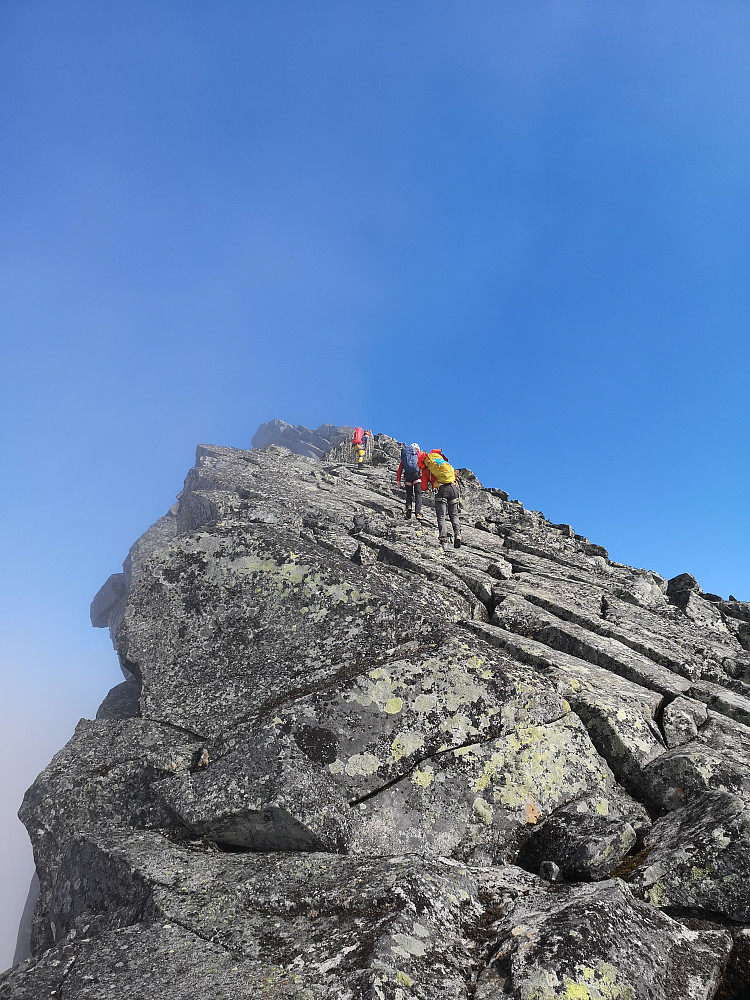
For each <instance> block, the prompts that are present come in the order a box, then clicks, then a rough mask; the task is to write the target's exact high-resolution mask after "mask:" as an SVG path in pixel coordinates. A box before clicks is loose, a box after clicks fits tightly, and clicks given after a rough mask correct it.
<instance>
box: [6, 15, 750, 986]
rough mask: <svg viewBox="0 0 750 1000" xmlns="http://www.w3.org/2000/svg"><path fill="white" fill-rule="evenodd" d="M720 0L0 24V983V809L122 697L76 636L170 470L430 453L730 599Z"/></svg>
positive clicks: (736, 258)
mask: <svg viewBox="0 0 750 1000" xmlns="http://www.w3.org/2000/svg"><path fill="white" fill-rule="evenodd" d="M749 49H750V10H749V9H748V7H747V5H746V4H744V3H740V2H739V0H727V2H721V3H714V4H708V3H705V2H703V3H698V2H695V0H687V2H685V0H683V2H680V3H677V2H676V0H654V2H652V3H649V4H629V5H627V7H625V6H620V7H618V6H616V5H603V4H601V3H597V2H596V0H570V2H568V3H566V4H564V5H563V4H557V3H552V2H551V0H539V2H538V3H536V4H533V5H532V4H516V3H512V2H510V0H476V2H474V3H472V4H468V5H467V4H463V5H456V4H455V3H451V2H448V0H429V2H428V0H413V2H412V3H410V4H408V5H403V4H399V3H396V2H395V0H385V2H381V3H378V4H356V5H353V4H350V3H345V2H343V0H337V2H333V0H321V2H319V3H316V4H309V3H304V2H302V0H276V2H275V3H273V4H264V3H259V2H257V0H251V2H250V3H239V2H237V0H227V2H226V3H223V4H220V5H218V6H217V5H213V6H210V7H209V6H206V5H205V4H202V3H198V2H197V0H180V2H179V3H178V2H177V0H164V2H163V3H160V4H158V5H154V4H150V3H145V2H144V0H133V2H131V3H128V4H127V5H102V4H95V3H92V2H91V0H70V2H68V3H66V4H63V5H61V4H55V3H52V2H51V0H31V2H28V3H24V4H15V5H9V4H6V5H5V6H4V7H3V8H2V10H1V11H0V73H1V74H2V83H3V86H2V88H0V130H1V132H0V134H1V135H2V139H3V149H4V151H5V155H4V156H3V159H2V162H0V180H1V181H2V189H3V192H4V195H5V197H4V198H3V201H2V206H1V207H0V213H1V218H0V223H1V225H0V257H1V259H2V268H0V282H1V292H2V302H3V307H4V308H3V315H4V324H3V325H4V330H5V332H6V337H5V364H4V366H3V371H4V374H5V379H4V386H3V388H4V391H3V394H2V399H3V409H4V416H3V426H4V427H5V428H7V429H9V430H10V434H9V435H7V436H6V440H7V442H8V447H9V453H7V454H6V469H7V475H6V480H5V483H6V485H5V489H4V490H3V499H2V503H3V515H4V516H3V517H2V531H3V553H4V557H5V558H4V565H5V572H4V574H3V578H2V593H1V595H0V596H1V598H2V600H1V602H0V606H1V607H2V609H3V612H4V614H3V623H2V629H0V655H1V657H2V660H1V662H2V672H3V686H4V689H3V693H4V699H3V702H2V715H1V718H0V721H1V722H2V732H3V736H4V747H5V748H6V766H5V767H4V768H3V770H2V776H1V778H0V836H2V840H3V844H4V845H5V850H4V852H3V855H2V861H1V865H0V894H1V895H2V898H3V900H4V906H3V907H2V913H1V914H0V949H2V950H1V951H0V967H2V968H4V967H5V966H7V965H8V964H10V961H11V957H12V953H13V947H14V944H15V934H16V929H17V924H18V919H19V916H20V913H21V909H22V906H23V901H24V898H25V894H26V889H27V886H28V881H29V878H30V876H31V871H32V862H31V856H30V850H29V847H28V839H27V837H26V834H25V831H24V830H23V828H22V827H21V825H20V823H19V822H18V820H17V819H16V817H15V813H16V810H17V808H18V805H19V804H20V800H21V797H22V795H23V791H24V789H25V788H26V787H27V786H28V785H29V784H30V783H31V781H32V780H33V779H34V777H35V775H36V773H37V772H38V771H39V770H40V769H41V768H43V767H44V766H45V765H46V763H47V762H48V761H49V759H50V758H51V756H52V755H53V753H54V752H55V751H56V750H57V749H58V748H59V747H61V746H62V745H63V744H64V743H65V742H66V740H67V739H68V738H69V736H70V734H71V732H72V730H73V727H74V726H75V723H76V721H77V720H78V718H79V717H80V716H88V717H92V716H93V715H94V714H95V712H96V707H97V705H98V704H99V702H100V701H101V700H102V698H103V697H104V695H105V694H106V692H107V690H108V689H109V688H110V687H111V686H112V685H113V684H116V683H118V681H119V678H120V674H119V669H118V666H117V663H116V658H115V656H114V653H113V651H112V649H111V646H110V643H109V638H108V636H107V634H106V633H105V632H104V631H100V630H93V629H91V628H90V626H89V623H88V604H89V601H90V600H91V598H92V597H93V596H94V594H95V593H96V591H97V590H98V588H99V586H100V585H101V584H102V583H103V582H104V580H105V579H106V578H107V576H109V574H110V573H112V572H116V571H117V570H118V569H119V568H120V565H121V563H122V560H123V558H124V557H125V555H126V553H127V550H128V547H129V546H130V545H131V544H132V542H133V541H134V540H135V539H136V537H137V536H138V535H139V534H140V533H141V532H142V531H144V530H145V529H146V528H147V527H148V526H149V525H150V524H151V523H152V522H153V521H154V520H155V519H156V518H157V517H158V516H160V515H161V514H162V513H163V512H164V511H165V510H167V509H168V507H169V506H170V505H171V503H172V502H173V499H174V496H175V494H176V493H177V492H178V491H179V489H180V486H181V483H182V480H183V478H184V476H185V474H186V472H187V470H188V469H189V468H190V466H191V465H192V462H193V454H194V450H195V446H196V444H197V443H199V442H212V443H216V444H225V445H234V446H238V447H248V446H249V443H250V438H251V436H252V434H253V432H254V430H255V429H256V427H257V426H258V425H259V424H260V423H262V422H264V421H267V420H270V419H271V418H273V417H280V418H283V419H284V420H287V421H289V422H291V423H295V424H297V423H302V424H306V425H307V426H309V427H316V426H318V425H319V424H321V423H324V422H326V423H334V424H354V423H359V424H362V425H363V426H369V427H372V428H373V429H374V430H375V431H383V432H385V433H388V434H391V435H393V436H394V437H397V438H400V439H403V440H409V441H411V440H417V441H419V442H420V443H422V444H423V445H424V446H427V447H430V446H442V447H444V448H445V450H446V452H447V453H448V454H449V455H450V457H451V460H452V461H455V462H456V464H458V465H462V466H468V467H470V468H472V469H473V470H474V471H475V472H476V474H477V475H478V476H479V478H480V479H481V480H482V481H483V482H484V483H485V484H487V485H494V486H499V487H501V488H503V489H506V490H508V491H509V492H510V493H511V495H512V496H514V497H518V498H519V499H521V500H522V501H523V502H524V503H525V504H526V505H527V506H529V507H532V508H536V509H541V510H543V511H544V513H545V514H546V515H547V516H548V517H550V518H551V519H552V520H554V521H557V522H569V523H572V524H573V525H574V527H575V528H576V530H577V531H580V532H581V533H583V534H585V535H587V536H588V537H590V538H591V539H592V540H593V541H595V542H598V543H600V544H602V545H604V546H605V547H606V548H607V549H608V550H609V552H610V555H611V557H612V558H613V559H616V560H618V561H621V562H625V563H629V564H633V565H637V566H646V567H648V568H652V569H655V570H657V571H658V572H660V573H661V574H662V575H664V576H666V577H670V576H674V575H676V574H677V573H680V572H684V571H688V572H691V573H693V574H694V575H695V576H696V577H697V579H698V581H699V582H700V584H701V585H702V586H703V588H704V590H706V591H711V592H715V593H719V594H721V595H723V596H727V595H728V594H729V593H732V594H734V595H735V596H736V597H739V598H750V542H749V540H748V528H747V523H748V522H747V495H748V471H747V461H746V456H747V451H748V423H749V418H748V407H747V398H748V371H749V370H750V364H749V362H750V357H749V356H748V355H749V353H750V349H749V348H748V337H747V329H748V319H750V308H749V306H750V301H749V300H750V288H749V286H748V281H747V271H748V258H749V257H750V254H749V253H748V249H749V248H748V242H749V240H750V237H749V236H748V234H749V233H750V225H749V224H748V223H749V222H750V219H749V218H748V215H750V197H749V195H750V191H749V190H748V188H749V186H750V185H749V183H748V180H749V176H750V155H749V149H748V145H749V144H750V129H749V128H748V125H749V124H750V122H749V121H748V119H749V118H750V104H749V103H748V100H747V96H748V92H749V91H748V85H749V84H750V59H748V54H749Z"/></svg>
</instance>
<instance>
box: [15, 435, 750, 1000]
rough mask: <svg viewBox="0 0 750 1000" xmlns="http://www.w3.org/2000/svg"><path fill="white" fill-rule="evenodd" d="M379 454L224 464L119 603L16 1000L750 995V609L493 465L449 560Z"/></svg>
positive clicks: (113, 588) (197, 483) (121, 585)
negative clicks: (634, 550) (531, 494)
mask: <svg viewBox="0 0 750 1000" xmlns="http://www.w3.org/2000/svg"><path fill="white" fill-rule="evenodd" d="M339 432H341V433H342V434H343V437H341V438H340V439H339V440H336V435H337V434H338V433H339ZM349 432H350V431H349V429H348V428H331V427H329V426H327V425H325V426H324V427H322V428H318V430H317V431H315V432H311V431H307V429H306V428H292V427H290V425H286V424H283V423H282V422H280V421H272V422H271V424H266V425H264V426H263V427H262V428H261V429H260V430H259V432H258V435H256V437H255V438H254V442H255V443H256V444H263V445H264V448H263V449H262V450H261V449H255V450H251V451H238V450H234V449H229V448H220V447H212V446H200V447H199V448H198V451H197V459H196V465H195V467H194V468H193V469H192V470H190V472H189V473H188V476H187V479H186V480H185V485H184V488H183V490H182V492H181V494H180V496H179V498H178V500H177V503H176V504H175V505H174V506H173V507H172V508H171V510H170V511H169V512H168V513H167V514H166V515H165V516H164V517H163V518H161V519H160V520H159V521H157V523H156V524H155V525H154V526H153V527H152V528H151V529H149V531H147V532H146V533H145V535H143V536H142V537H141V538H140V539H139V540H138V541H137V542H136V543H135V545H134V546H133V548H132V549H131V551H130V553H129V555H128V557H127V559H126V561H125V563H124V566H123V572H122V573H120V574H114V575H113V576H111V577H110V578H109V579H108V580H107V582H106V583H105V585H104V586H103V588H102V590H101V591H100V592H99V594H98V595H97V596H96V598H95V599H94V602H93V604H92V621H93V623H94V624H95V625H97V626H100V627H109V629H110V632H111V634H112V638H113V642H114V645H115V648H116V650H117V653H118V655H119V658H120V662H121V664H122V668H123V674H124V677H125V680H124V682H123V683H122V684H120V685H118V686H117V687H116V688H114V689H113V690H112V691H111V692H110V694H109V695H108V696H107V697H106V698H105V699H104V702H103V704H102V706H101V708H100V709H99V712H98V713H97V718H96V719H95V720H82V721H81V723H80V724H79V726H78V727H77V729H76V732H75V734H74V735H73V737H72V739H71V740H70V742H69V743H68V745H67V746H66V747H65V748H64V749H63V750H61V751H60V753H58V754H57V755H56V757H55V758H54V759H53V761H52V762H51V763H50V765H49V766H48V767H47V768H46V770H45V771H44V772H43V773H42V774H41V775H40V776H39V778H38V779H37V780H36V782H35V783H34V785H33V786H32V787H31V788H30V789H29V791H28V793H27V794H26V797H25V799H24V802H23V805H22V808H21V813H20V815H21V817H22V819H23V820H24V822H25V823H26V826H27V828H28V830H29V834H30V836H31V838H32V841H33V844H34V852H35V859H36V867H37V873H38V876H39V898H38V903H37V906H36V912H35V916H34V920H33V926H32V929H31V957H30V958H29V959H27V960H26V961H24V962H22V963H21V964H20V965H18V966H17V967H16V968H15V969H14V970H13V971H11V972H9V973H6V974H5V975H4V976H3V977H0V998H9V1000H10V998H12V1000H20V998H24V1000H32V998H34V1000H38V998H41V997H47V996H54V997H56V998H58V1000H79V998H80V1000H100V998H101V1000H104V998H111V997H118V998H125V1000H128V998H136V997H142V996H144V995H154V996H159V997H163V998H173V1000H181V998H186V1000H187V998H188V997H189V998H190V1000H194V998H196V997H226V998H233V1000H236V998H250V997H252V998H257V997H267V998H272V1000H273V998H279V1000H280V998H294V1000H328V998H330V1000H339V998H344V1000H355V998H358V1000H359V998H361V1000H365V998H367V1000H407V998H410V997H418V998H422V1000H455V998H461V1000H463V998H465V1000H469V998H474V1000H482V998H483V1000H491V998H492V1000H494V998H498V1000H499V998H502V997H513V998H517V1000H553V998H582V1000H603V998H607V1000H640V998H649V1000H651V998H653V1000H659V998H665V1000H666V998H670V1000H671V998H681V1000H682V998H686V1000H693V998H694V1000H699V998H700V1000H710V998H713V997H717V998H718V997H721V998H723V1000H727V998H732V997H734V998H739V997H743V996H746V995H747V991H748V990H750V978H749V977H748V971H747V962H748V955H749V954H750V947H749V946H748V940H750V937H749V932H748V929H747V928H748V925H750V894H749V890H748V886H749V885H750V870H749V869H748V860H747V859H748V857H749V856H750V843H749V842H748V841H749V838H750V654H748V652H747V650H746V648H745V645H744V644H743V636H744V635H745V631H744V628H745V625H746V624H747V621H748V620H749V619H750V612H747V610H746V609H747V607H748V605H745V604H743V603H742V602H739V601H735V600H732V601H722V600H721V599H719V598H716V597H715V596H714V595H703V593H702V591H701V589H700V587H699V586H698V584H697V583H696V581H695V580H694V579H693V578H692V577H689V576H688V575H687V574H683V575H682V576H681V577H678V578H675V580H674V581H670V582H669V583H668V582H667V581H666V580H664V579H662V578H661V577H660V576H659V575H658V574H657V573H654V572H651V571H646V570H639V569H634V568H632V567H628V566H624V565H621V564H618V563H614V562H612V561H610V560H609V558H608V556H607V553H606V550H605V549H603V548H602V547H601V546H599V545H594V544H593V543H591V542H590V541H588V539H586V538H584V537H582V536H580V535H577V534H576V533H575V531H574V530H573V529H572V528H571V527H570V526H569V525H555V524H551V523H550V522H548V521H547V520H546V519H545V518H544V516H543V515H542V514H540V513H538V512H535V511H529V510H526V509H525V508H524V507H523V506H522V505H521V504H520V503H518V502H517V501H513V500H510V499H509V497H508V494H507V493H503V492H502V491H501V490H497V489H484V488H483V487H482V485H481V483H479V481H478V480H477V479H476V477H475V476H473V475H472V474H471V473H470V472H469V471H468V470H463V494H464V504H463V508H462V521H463V524H464V531H463V543H464V544H463V546H462V548H461V549H459V550H450V551H447V552H445V551H443V549H442V548H441V546H440V545H439V543H438V539H437V532H436V524H435V517H434V511H433V509H432V506H431V502H430V501H429V499H428V500H427V502H426V504H425V517H424V520H423V522H422V523H419V522H416V521H405V520H404V519H403V503H404V501H403V494H401V493H399V491H398V490H397V489H396V487H395V483H394V473H395V470H396V466H397V464H398V458H399V448H400V443H399V442H397V441H395V440H394V439H392V438H389V437H387V436H386V435H376V436H375V437H374V438H373V444H372V449H371V451H370V453H369V460H368V462H367V463H366V465H365V466H364V468H363V470H361V471H358V470H356V469H354V468H353V467H352V463H351V458H350V455H349V450H348V448H349V446H348V434H349ZM305 449H307V453H306V454H305V453H304V450H305ZM300 451H302V452H303V453H302V454H300V453H299V452H300ZM704 605H705V607H704ZM743 616H745V617H743Z"/></svg>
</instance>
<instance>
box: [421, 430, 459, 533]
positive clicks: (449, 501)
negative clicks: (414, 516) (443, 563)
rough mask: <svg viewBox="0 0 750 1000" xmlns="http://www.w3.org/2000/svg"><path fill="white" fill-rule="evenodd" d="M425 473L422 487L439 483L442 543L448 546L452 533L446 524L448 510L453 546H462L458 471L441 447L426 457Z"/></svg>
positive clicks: (438, 503) (439, 530)
mask: <svg viewBox="0 0 750 1000" xmlns="http://www.w3.org/2000/svg"><path fill="white" fill-rule="evenodd" d="M423 464H424V473H423V475H422V489H426V488H427V486H431V485H432V484H433V483H437V484H438V491H437V493H436V495H435V513H436V514H437V523H438V534H439V537H440V544H441V545H442V546H443V548H446V546H447V544H448V539H449V538H450V534H449V533H448V529H447V526H446V516H445V515H446V510H447V513H448V517H449V518H450V522H451V525H452V527H453V547H454V548H455V549H460V548H461V520H460V518H459V516H458V510H459V505H460V503H461V494H460V492H459V489H458V482H457V480H456V471H455V469H454V468H453V466H452V465H451V464H450V463H449V462H448V459H447V458H446V457H445V455H444V454H443V453H442V451H441V450H440V449H439V448H433V449H432V450H431V451H430V453H429V455H425V457H424V463H423Z"/></svg>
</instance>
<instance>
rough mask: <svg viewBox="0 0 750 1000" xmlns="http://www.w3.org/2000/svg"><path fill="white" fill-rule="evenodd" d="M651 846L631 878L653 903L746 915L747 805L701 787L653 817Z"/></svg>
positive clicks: (749, 867) (749, 914)
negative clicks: (700, 791)
mask: <svg viewBox="0 0 750 1000" xmlns="http://www.w3.org/2000/svg"><path fill="white" fill-rule="evenodd" d="M645 843H646V847H648V848H651V852H650V854H649V855H648V857H647V859H646V861H645V863H644V864H643V865H642V866H641V867H640V868H638V869H637V870H636V871H635V873H634V874H633V876H632V878H631V880H630V884H631V885H632V887H633V888H634V889H635V890H636V891H637V892H638V893H639V894H640V895H641V896H642V897H643V898H644V899H647V900H648V901H649V902H650V903H652V904H653V905H654V906H659V907H662V908H664V907H680V908H691V909H696V910H699V911H702V912H705V913H709V914H710V913H716V914H720V915H721V916H723V917H726V918H728V919H729V920H735V921H738V922H742V923H747V922H748V921H750V806H749V805H748V803H747V801H746V800H745V799H742V798H740V797H739V796H736V795H732V794H730V793H729V792H723V791H722V792H718V791H717V792H704V793H703V794H702V795H699V796H696V798H694V799H693V801H692V802H690V803H689V804H688V805H687V806H684V807H683V808H682V809H676V810H674V811H673V812H671V813H668V814H667V815H666V816H664V817H662V819H660V820H657V822H656V823H654V825H653V826H652V828H651V830H650V831H649V832H648V834H647V835H646V840H645Z"/></svg>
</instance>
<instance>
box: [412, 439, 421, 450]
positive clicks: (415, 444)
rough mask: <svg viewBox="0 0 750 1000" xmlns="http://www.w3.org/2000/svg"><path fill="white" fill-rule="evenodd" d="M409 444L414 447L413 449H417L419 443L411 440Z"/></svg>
mask: <svg viewBox="0 0 750 1000" xmlns="http://www.w3.org/2000/svg"><path fill="white" fill-rule="evenodd" d="M411 446H412V448H414V449H415V451H419V445H418V444H417V442H416V441H412V443H411Z"/></svg>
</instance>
